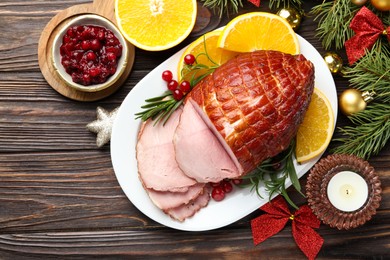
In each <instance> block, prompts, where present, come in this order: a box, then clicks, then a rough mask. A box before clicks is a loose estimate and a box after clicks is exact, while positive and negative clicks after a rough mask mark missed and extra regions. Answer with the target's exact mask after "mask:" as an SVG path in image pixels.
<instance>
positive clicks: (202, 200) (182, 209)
mask: <svg viewBox="0 0 390 260" xmlns="http://www.w3.org/2000/svg"><path fill="white" fill-rule="evenodd" d="M209 201H210V195H209V191H208V189H207V188H205V191H204V192H203V193H202V194H201V195H200V196H198V197H197V198H196V199H195V200H193V201H191V202H190V203H188V204H186V205H182V206H179V207H177V208H173V209H169V210H166V211H165V213H166V214H168V215H169V216H170V217H171V218H173V219H175V220H178V221H184V220H185V219H187V218H190V217H192V216H193V215H195V213H196V212H198V211H199V210H200V209H201V208H204V207H206V206H207V204H208V203H209Z"/></svg>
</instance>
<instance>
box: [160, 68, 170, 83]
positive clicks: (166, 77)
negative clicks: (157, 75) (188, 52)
mask: <svg viewBox="0 0 390 260" xmlns="http://www.w3.org/2000/svg"><path fill="white" fill-rule="evenodd" d="M162 79H163V80H165V81H166V82H170V81H171V80H172V79H173V74H172V71H170V70H165V71H163V73H162Z"/></svg>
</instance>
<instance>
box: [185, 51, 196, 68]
mask: <svg viewBox="0 0 390 260" xmlns="http://www.w3.org/2000/svg"><path fill="white" fill-rule="evenodd" d="M195 60H196V59H195V56H194V55H192V54H187V55H186V56H184V63H185V64H187V65H192V64H194V62H195Z"/></svg>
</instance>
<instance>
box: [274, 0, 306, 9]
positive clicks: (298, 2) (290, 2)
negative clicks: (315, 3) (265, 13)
mask: <svg viewBox="0 0 390 260" xmlns="http://www.w3.org/2000/svg"><path fill="white" fill-rule="evenodd" d="M302 2H303V1H302V0H270V1H269V8H270V9H273V8H276V9H279V7H283V8H286V7H287V8H288V7H290V6H292V7H295V8H297V9H298V10H299V9H301V6H302Z"/></svg>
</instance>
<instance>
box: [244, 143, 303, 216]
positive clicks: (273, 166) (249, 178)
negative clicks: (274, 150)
mask: <svg viewBox="0 0 390 260" xmlns="http://www.w3.org/2000/svg"><path fill="white" fill-rule="evenodd" d="M294 151H295V139H293V140H292V141H291V144H290V146H289V147H288V148H287V149H286V150H285V151H284V152H282V153H281V154H279V155H277V156H276V157H274V158H270V159H267V160H265V161H264V162H263V163H261V164H260V165H259V166H257V168H256V169H255V170H254V171H253V172H251V173H249V174H248V175H245V176H243V177H242V179H243V180H244V182H243V185H242V186H243V187H248V186H249V187H251V191H253V190H255V191H256V193H257V195H258V196H259V197H260V198H262V196H261V194H260V192H259V189H260V184H261V183H264V185H265V189H266V191H267V192H268V193H269V199H271V198H272V196H273V195H275V194H281V195H282V196H283V197H284V198H285V199H286V201H287V202H288V203H289V204H290V205H291V206H292V207H294V208H295V209H298V207H297V205H295V203H294V202H293V201H292V200H291V198H290V197H289V196H288V193H287V191H286V180H287V178H290V180H291V183H292V185H293V186H294V188H295V189H296V190H297V191H298V192H299V193H300V194H301V195H302V196H305V195H304V194H303V193H302V192H301V185H300V183H299V179H298V176H297V173H296V171H295V167H294V163H293V154H294Z"/></svg>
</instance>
